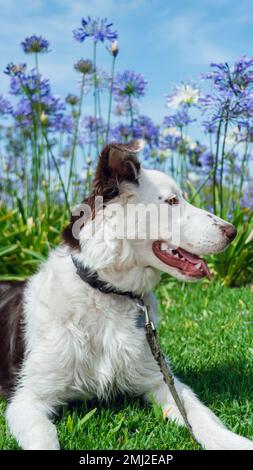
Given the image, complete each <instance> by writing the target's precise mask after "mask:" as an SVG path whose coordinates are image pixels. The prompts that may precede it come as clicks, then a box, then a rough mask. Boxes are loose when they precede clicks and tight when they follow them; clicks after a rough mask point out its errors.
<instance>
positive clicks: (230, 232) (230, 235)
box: [221, 224, 237, 242]
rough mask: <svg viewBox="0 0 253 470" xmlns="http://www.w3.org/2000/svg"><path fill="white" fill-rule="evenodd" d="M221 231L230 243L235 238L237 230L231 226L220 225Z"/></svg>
mask: <svg viewBox="0 0 253 470" xmlns="http://www.w3.org/2000/svg"><path fill="white" fill-rule="evenodd" d="M221 230H222V232H223V233H224V235H225V236H226V237H227V239H228V240H229V241H230V242H232V240H234V238H235V237H236V234H237V230H236V228H235V227H234V226H233V225H232V224H226V225H222V226H221Z"/></svg>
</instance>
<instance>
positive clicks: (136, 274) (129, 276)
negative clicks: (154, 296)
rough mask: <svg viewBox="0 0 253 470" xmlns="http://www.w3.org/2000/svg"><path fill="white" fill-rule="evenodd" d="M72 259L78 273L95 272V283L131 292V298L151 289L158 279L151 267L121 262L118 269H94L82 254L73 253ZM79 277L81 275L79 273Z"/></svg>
mask: <svg viewBox="0 0 253 470" xmlns="http://www.w3.org/2000/svg"><path fill="white" fill-rule="evenodd" d="M74 259H75V260H76V262H75V268H76V269H77V266H79V273H81V272H82V275H83V276H84V277H87V276H88V277H89V275H90V274H94V273H95V276H93V281H94V282H95V283H99V284H100V283H102V284H105V285H109V286H111V288H112V289H113V290H115V291H116V290H117V291H119V292H128V293H131V294H130V296H132V297H133V298H134V297H142V296H143V295H144V294H146V293H148V292H150V291H152V289H153V288H154V286H155V285H156V284H157V283H158V282H159V280H160V273H159V271H157V270H156V269H154V268H151V267H143V266H139V265H134V266H132V267H129V266H127V267H126V266H124V264H123V265H122V266H121V267H120V269H119V267H117V269H116V268H115V267H110V268H109V267H108V268H104V269H94V268H93V267H92V266H88V265H87V264H86V263H85V261H84V259H83V256H82V255H81V256H80V255H79V256H78V254H75V255H74ZM79 277H82V276H80V274H79ZM90 284H91V283H90Z"/></svg>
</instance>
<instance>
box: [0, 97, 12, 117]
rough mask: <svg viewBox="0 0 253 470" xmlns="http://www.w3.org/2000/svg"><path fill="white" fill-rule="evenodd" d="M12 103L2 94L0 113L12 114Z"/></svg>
mask: <svg viewBox="0 0 253 470" xmlns="http://www.w3.org/2000/svg"><path fill="white" fill-rule="evenodd" d="M11 112H12V105H11V103H10V101H9V100H7V99H6V98H4V97H3V95H0V114H11Z"/></svg>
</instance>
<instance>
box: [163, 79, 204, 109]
mask: <svg viewBox="0 0 253 470" xmlns="http://www.w3.org/2000/svg"><path fill="white" fill-rule="evenodd" d="M199 97H200V91H199V89H198V88H197V86H196V85H192V84H189V83H182V84H181V85H179V86H176V87H175V89H174V91H173V93H172V94H171V95H168V96H167V101H166V106H167V107H168V108H172V109H178V108H179V107H180V106H181V105H187V106H192V105H196V104H197V103H198V100H199Z"/></svg>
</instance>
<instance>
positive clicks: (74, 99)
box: [65, 93, 79, 106]
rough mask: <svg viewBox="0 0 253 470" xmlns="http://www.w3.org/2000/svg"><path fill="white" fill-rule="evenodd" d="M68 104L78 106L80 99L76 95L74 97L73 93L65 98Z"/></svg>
mask: <svg viewBox="0 0 253 470" xmlns="http://www.w3.org/2000/svg"><path fill="white" fill-rule="evenodd" d="M65 101H66V103H68V104H70V106H76V105H77V103H78V102H79V98H78V96H76V95H73V94H72V93H69V94H68V95H67V96H66V98H65Z"/></svg>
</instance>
